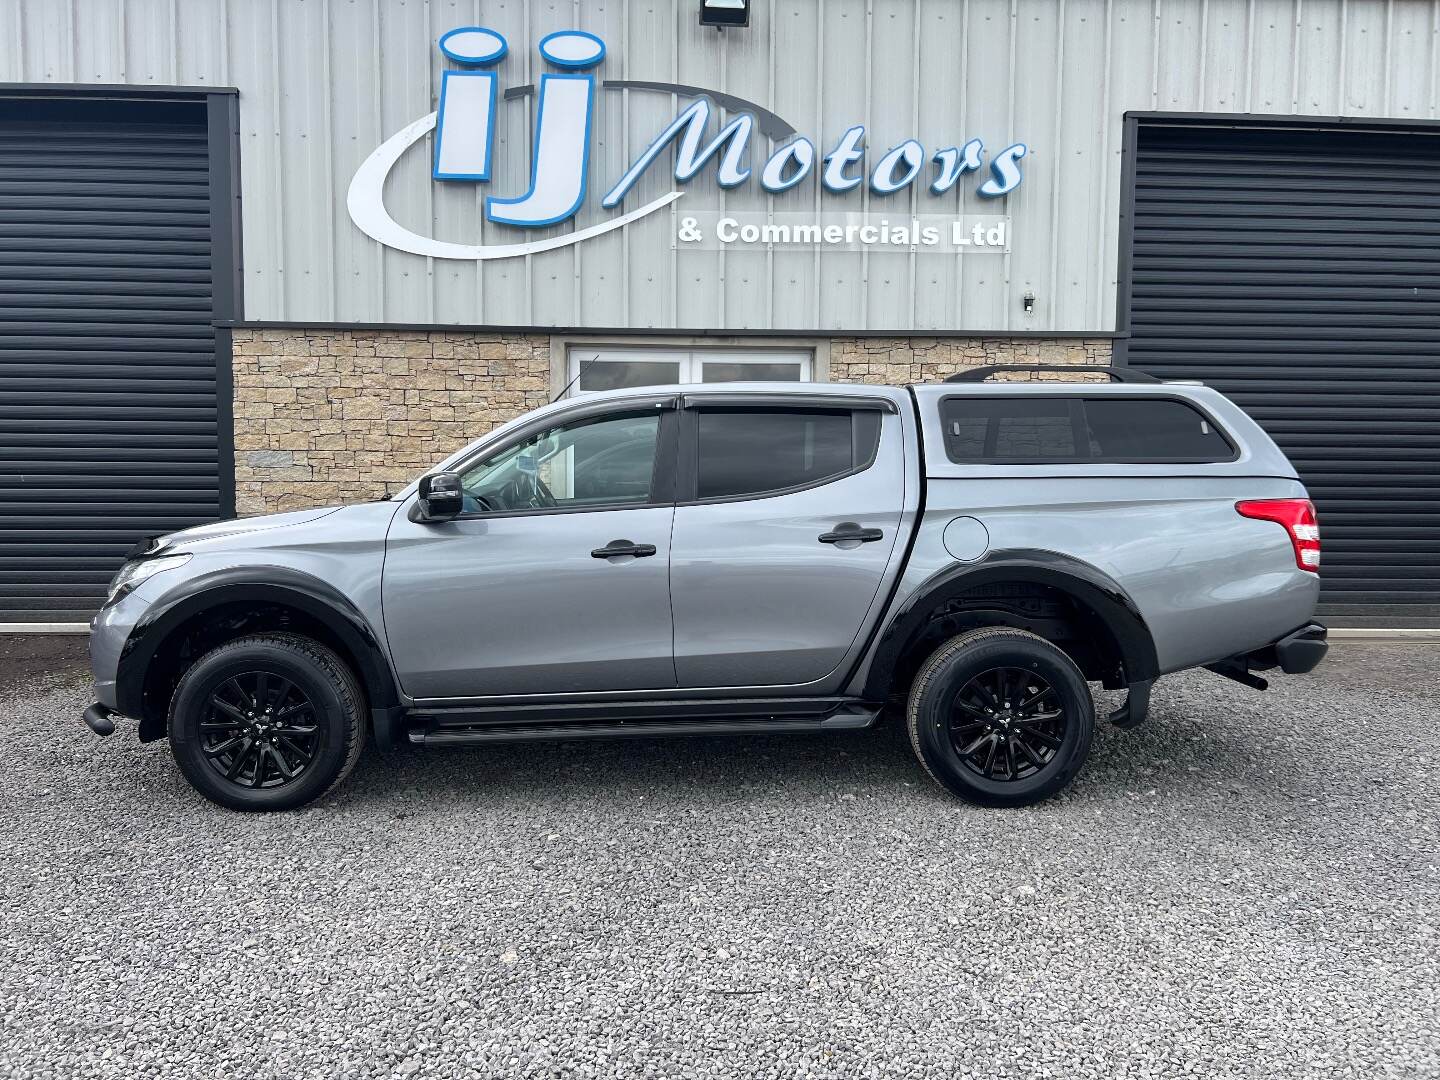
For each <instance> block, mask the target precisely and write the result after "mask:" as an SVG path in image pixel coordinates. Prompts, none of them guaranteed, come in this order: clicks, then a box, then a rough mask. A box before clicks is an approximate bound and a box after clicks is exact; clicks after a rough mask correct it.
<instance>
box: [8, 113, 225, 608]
mask: <svg viewBox="0 0 1440 1080" xmlns="http://www.w3.org/2000/svg"><path fill="white" fill-rule="evenodd" d="M217 415H218V403H217V395H216V336H215V330H214V327H213V314H212V297H211V230H210V162H209V155H208V152H207V125H206V106H205V104H204V103H203V102H202V103H199V104H188V103H148V102H146V103H133V102H130V103H116V102H95V101H89V102H87V101H64V102H54V101H42V102H36V101H15V100H7V101H0V505H3V512H0V622H36V621H50V620H58V621H67V622H73V621H83V620H84V619H86V618H88V617H89V615H90V613H91V612H93V611H94V610H95V609H96V608H98V606H99V604H100V602H101V600H102V598H103V596H104V593H105V586H106V583H107V582H108V581H109V579H110V577H111V575H112V574H113V573H114V572H115V569H116V567H117V566H118V565H119V564H120V562H121V559H122V557H123V556H124V554H125V552H126V551H127V550H128V549H129V548H130V547H131V546H132V545H134V544H135V542H136V541H137V540H138V539H139V538H140V537H142V536H150V535H154V534H158V533H164V532H169V531H171V530H174V529H179V528H184V527H185V526H188V525H193V524H196V523H199V522H204V521H211V520H214V519H215V518H217V517H218V516H220V512H221V509H222V495H221V490H222V483H221V475H220V471H221V469H220V465H221V460H222V456H221V454H220V452H219V439H218V425H217Z"/></svg>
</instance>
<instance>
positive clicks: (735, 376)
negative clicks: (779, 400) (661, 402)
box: [702, 360, 801, 383]
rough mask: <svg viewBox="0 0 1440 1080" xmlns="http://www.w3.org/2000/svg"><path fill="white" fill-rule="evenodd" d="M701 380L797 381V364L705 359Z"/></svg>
mask: <svg viewBox="0 0 1440 1080" xmlns="http://www.w3.org/2000/svg"><path fill="white" fill-rule="evenodd" d="M702 372H703V376H704V378H703V381H704V382H707V383H716V382H799V381H800V379H801V371H800V365H799V364H732V363H729V362H727V361H724V360H706V361H705V363H704V365H703V366H702Z"/></svg>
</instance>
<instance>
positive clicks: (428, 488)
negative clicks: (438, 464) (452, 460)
mask: <svg viewBox="0 0 1440 1080" xmlns="http://www.w3.org/2000/svg"><path fill="white" fill-rule="evenodd" d="M464 509H465V492H464V490H463V489H462V488H461V487H460V474H459V473H453V472H439V473H431V474H430V475H429V476H422V477H421V478H420V520H421V521H449V520H450V519H451V518H453V517H455V516H456V515H458V514H459V513H460V512H461V511H462V510H464Z"/></svg>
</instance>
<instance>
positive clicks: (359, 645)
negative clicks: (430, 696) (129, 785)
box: [115, 565, 400, 739]
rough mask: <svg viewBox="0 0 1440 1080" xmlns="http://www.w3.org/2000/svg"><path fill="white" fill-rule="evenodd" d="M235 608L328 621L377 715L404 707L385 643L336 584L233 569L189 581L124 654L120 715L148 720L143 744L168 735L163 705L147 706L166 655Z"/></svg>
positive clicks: (143, 623) (270, 569) (147, 620)
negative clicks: (183, 631)
mask: <svg viewBox="0 0 1440 1080" xmlns="http://www.w3.org/2000/svg"><path fill="white" fill-rule="evenodd" d="M233 603H247V604H275V605H281V606H284V607H290V608H294V609H295V610H297V611H301V612H304V613H305V614H306V615H309V616H311V617H313V618H315V619H318V620H320V621H321V622H323V623H324V624H325V626H326V628H327V629H329V630H330V631H331V632H332V633H333V634H334V635H335V636H336V638H338V639H339V641H340V642H341V643H342V644H344V646H345V648H346V649H347V651H348V652H349V653H350V655H351V656H352V657H353V658H354V660H355V665H356V667H357V669H358V670H357V671H356V672H355V674H356V676H357V677H358V678H359V679H360V682H361V685H362V686H363V687H364V688H365V693H366V695H367V697H368V698H369V701H370V710H371V714H372V717H373V716H375V715H376V714H379V713H381V712H382V711H383V712H384V713H386V714H389V713H391V712H393V711H394V710H396V709H397V708H398V707H399V704H400V698H399V694H398V691H397V688H396V681H395V676H394V673H393V671H392V670H391V667H390V661H389V660H388V659H387V658H386V656H385V652H384V649H383V647H382V646H381V643H380V638H379V636H378V635H377V634H376V633H375V630H374V628H373V627H372V626H371V625H370V623H369V621H368V620H367V619H366V618H365V616H364V615H363V614H362V613H361V612H360V610H359V608H357V607H356V606H355V605H354V603H352V602H351V600H350V599H349V597H347V596H345V594H344V593H342V592H340V590H339V589H337V588H335V586H333V585H331V584H330V583H329V582H327V581H325V580H323V579H321V578H318V577H316V576H314V575H313V574H307V573H304V572H302V571H299V570H292V569H290V568H289V567H284V566H261V565H256V566H238V567H229V568H227V569H224V570H217V571H215V572H213V573H209V574H202V575H200V576H199V577H196V578H194V579H192V580H190V581H186V582H184V583H183V584H181V585H180V586H178V587H177V588H176V589H174V590H172V591H171V592H169V593H167V594H166V595H165V596H164V597H163V598H161V599H160V600H158V601H157V602H156V603H155V604H153V605H151V607H149V608H148V609H146V611H145V613H144V614H143V615H142V616H141V617H140V619H139V621H138V622H137V623H136V624H135V626H134V628H133V629H132V630H131V631H130V635H129V637H128V638H127V639H126V641H125V645H124V647H123V648H122V649H121V652H120V662H119V666H118V669H117V672H116V687H115V695H116V704H117V705H118V706H119V709H118V711H119V712H121V713H123V714H124V715H126V716H133V717H135V718H136V719H138V720H139V721H140V722H141V727H142V730H141V738H142V739H144V738H147V737H149V738H158V737H159V736H160V735H161V734H163V725H164V723H165V717H164V716H160V717H159V718H158V720H157V719H156V717H154V716H152V715H151V714H152V713H154V712H155V711H156V709H155V705H154V703H152V702H147V701H146V700H145V687H146V679H147V676H148V674H149V672H150V669H151V664H152V662H153V661H154V660H155V657H156V655H157V653H158V652H159V650H160V649H161V648H163V647H164V644H165V642H166V641H167V640H168V639H169V638H170V635H171V634H172V633H173V632H174V631H175V630H176V629H177V628H178V627H179V626H181V625H182V624H184V623H186V622H188V621H189V620H190V619H192V618H194V617H195V616H196V615H201V614H204V612H206V611H208V610H213V609H215V608H217V607H220V606H222V605H226V604H233ZM157 723H158V724H159V725H162V726H161V727H160V728H159V729H157V728H156V724H157Z"/></svg>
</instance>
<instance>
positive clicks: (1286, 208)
mask: <svg viewBox="0 0 1440 1080" xmlns="http://www.w3.org/2000/svg"><path fill="white" fill-rule="evenodd" d="M1134 138H1135V142H1134V144H1133V150H1134V161H1133V172H1134V206H1133V219H1132V220H1133V230H1134V232H1133V247H1132V249H1131V252H1130V278H1131V280H1130V291H1129V293H1128V301H1129V308H1130V319H1131V326H1130V328H1131V332H1132V335H1133V336H1132V338H1131V339H1130V341H1129V342H1128V343H1127V344H1126V345H1125V346H1124V347H1123V353H1124V356H1125V358H1126V361H1127V362H1128V363H1130V364H1132V365H1134V366H1135V367H1138V368H1141V369H1142V370H1145V371H1148V372H1150V373H1152V374H1155V375H1158V376H1160V377H1162V378H1169V379H1200V380H1202V381H1204V382H1205V383H1207V384H1209V385H1211V386H1214V387H1215V388H1217V389H1219V390H1221V391H1223V392H1224V393H1226V394H1228V395H1229V396H1230V397H1231V398H1233V399H1234V400H1235V401H1236V402H1237V403H1238V404H1240V405H1241V406H1242V407H1244V408H1245V409H1246V411H1248V412H1249V413H1250V414H1251V415H1252V416H1253V417H1255V419H1256V420H1258V421H1259V422H1260V423H1261V425H1263V426H1264V428H1265V429H1266V430H1267V431H1268V432H1269V433H1270V434H1271V436H1273V437H1274V439H1275V441H1276V442H1277V443H1279V444H1280V446H1281V447H1282V448H1283V449H1284V450H1285V452H1286V453H1287V454H1288V455H1289V456H1290V459H1291V460H1292V461H1293V462H1294V463H1295V466H1296V468H1297V469H1298V470H1299V472H1300V474H1301V477H1302V478H1303V479H1304V481H1305V483H1306V485H1307V487H1308V488H1309V490H1310V492H1311V495H1312V496H1313V497H1314V499H1315V502H1316V505H1317V509H1318V511H1319V515H1320V525H1321V536H1322V542H1323V551H1324V562H1323V566H1322V573H1321V584H1322V603H1323V604H1324V610H1325V611H1326V612H1327V613H1329V614H1331V615H1336V614H1339V615H1344V614H1353V615H1371V614H1381V613H1388V614H1390V615H1392V616H1395V617H1399V618H1401V619H1402V620H1403V618H1404V617H1405V613H1406V612H1408V613H1409V614H1410V615H1426V616H1430V615H1436V614H1440V134H1437V133H1436V132H1434V131H1433V130H1431V131H1423V132H1412V131H1393V132H1391V131H1378V130H1368V131H1367V130H1352V129H1351V125H1345V126H1343V127H1341V126H1337V127H1334V128H1331V129H1329V130H1314V129H1313V128H1312V129H1310V130H1305V129H1300V130H1296V129H1294V128H1284V127H1272V128H1268V129H1267V128H1264V127H1257V126H1255V125H1253V124H1252V125H1250V126H1247V127H1230V126H1224V125H1220V124H1217V123H1213V122H1212V123H1209V124H1207V123H1202V122H1196V121H1191V122H1185V121H1181V120H1172V119H1165V120H1149V121H1147V120H1146V119H1145V118H1143V117H1142V118H1140V119H1139V122H1138V125H1137V127H1136V130H1135V133H1134ZM1124 285H1125V283H1124V282H1123V281H1122V289H1123V288H1124Z"/></svg>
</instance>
